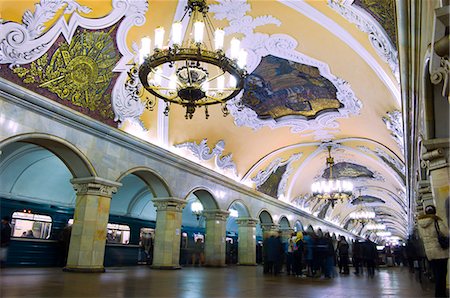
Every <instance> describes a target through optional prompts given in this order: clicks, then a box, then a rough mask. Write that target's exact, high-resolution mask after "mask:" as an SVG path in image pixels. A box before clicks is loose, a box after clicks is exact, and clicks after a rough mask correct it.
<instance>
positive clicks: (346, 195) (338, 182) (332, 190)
mask: <svg viewBox="0 0 450 298" xmlns="http://www.w3.org/2000/svg"><path fill="white" fill-rule="evenodd" d="M326 162H327V165H328V168H329V176H328V179H322V180H319V181H316V182H314V183H313V184H312V185H311V192H312V195H313V196H314V197H315V198H316V199H318V200H328V201H329V202H331V207H332V208H333V207H334V205H335V204H336V202H337V201H341V202H343V201H344V200H347V199H350V197H351V196H352V192H353V184H352V183H351V182H350V181H348V180H343V179H335V178H334V177H333V164H334V158H333V157H332V156H331V146H328V157H327V159H326Z"/></svg>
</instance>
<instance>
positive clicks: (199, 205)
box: [191, 201, 203, 212]
mask: <svg viewBox="0 0 450 298" xmlns="http://www.w3.org/2000/svg"><path fill="white" fill-rule="evenodd" d="M191 211H192V212H202V211H203V205H202V203H200V202H199V201H195V202H193V203H192V205H191Z"/></svg>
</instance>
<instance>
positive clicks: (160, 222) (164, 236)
mask: <svg viewBox="0 0 450 298" xmlns="http://www.w3.org/2000/svg"><path fill="white" fill-rule="evenodd" d="M152 201H153V204H155V207H156V229H155V245H154V248H153V265H152V268H155V269H180V268H181V267H180V240H181V216H182V211H183V208H184V206H186V201H185V200H180V199H177V198H153V199H152Z"/></svg>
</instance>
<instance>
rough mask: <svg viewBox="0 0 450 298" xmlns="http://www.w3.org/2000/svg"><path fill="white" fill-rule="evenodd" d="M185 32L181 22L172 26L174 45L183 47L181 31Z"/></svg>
mask: <svg viewBox="0 0 450 298" xmlns="http://www.w3.org/2000/svg"><path fill="white" fill-rule="evenodd" d="M182 30H183V25H182V24H181V22H175V23H173V24H172V43H173V44H174V45H181V31H182Z"/></svg>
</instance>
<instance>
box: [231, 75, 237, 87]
mask: <svg viewBox="0 0 450 298" xmlns="http://www.w3.org/2000/svg"><path fill="white" fill-rule="evenodd" d="M236 84H237V82H236V78H235V77H234V76H230V88H236Z"/></svg>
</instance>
